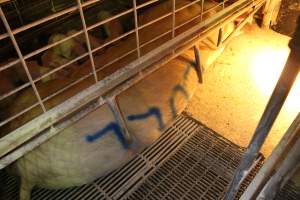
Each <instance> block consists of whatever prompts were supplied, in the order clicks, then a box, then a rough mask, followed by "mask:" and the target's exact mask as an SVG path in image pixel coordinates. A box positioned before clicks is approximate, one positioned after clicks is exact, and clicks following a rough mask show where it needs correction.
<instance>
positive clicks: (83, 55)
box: [33, 53, 89, 83]
mask: <svg viewBox="0 0 300 200" xmlns="http://www.w3.org/2000/svg"><path fill="white" fill-rule="evenodd" d="M87 55H89V54H88V53H84V54H82V55H81V56H79V57H77V58H75V59H72V60H71V61H69V62H67V63H66V64H63V65H61V66H59V67H57V68H55V69H53V70H51V71H50V72H47V73H46V74H44V75H42V76H40V77H38V78H36V79H34V80H33V82H35V83H36V82H38V81H40V80H42V79H44V78H46V77H47V76H50V75H52V74H54V73H55V72H57V71H59V70H61V69H63V68H65V67H67V66H68V65H70V64H73V63H75V62H76V61H78V60H80V59H82V58H84V57H85V56H87Z"/></svg>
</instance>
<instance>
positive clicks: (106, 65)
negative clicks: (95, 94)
mask: <svg viewBox="0 0 300 200" xmlns="http://www.w3.org/2000/svg"><path fill="white" fill-rule="evenodd" d="M135 51H137V48H134V49H132V50H131V51H129V52H127V53H125V54H123V55H122V56H119V57H118V58H116V59H114V60H112V61H110V62H108V63H106V64H105V65H103V66H102V67H100V68H99V69H97V70H96V72H99V71H101V70H103V69H105V68H106V67H108V66H110V65H111V64H113V63H115V62H117V61H119V60H121V59H123V58H125V57H126V56H128V55H129V54H132V53H133V52H135Z"/></svg>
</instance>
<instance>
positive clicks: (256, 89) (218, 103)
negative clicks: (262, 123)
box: [186, 25, 300, 156]
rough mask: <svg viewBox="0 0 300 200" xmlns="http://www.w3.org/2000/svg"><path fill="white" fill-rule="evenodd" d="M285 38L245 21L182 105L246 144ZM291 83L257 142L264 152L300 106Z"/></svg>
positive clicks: (284, 54) (282, 59)
mask: <svg viewBox="0 0 300 200" xmlns="http://www.w3.org/2000/svg"><path fill="white" fill-rule="evenodd" d="M288 41H289V38H288V37H286V36H283V35H280V34H278V33H275V32H273V31H271V30H267V31H264V30H261V29H260V28H258V27H257V26H254V25H251V26H249V25H248V26H246V27H245V28H244V29H243V30H242V33H241V34H240V35H239V36H237V37H236V38H234V39H233V40H232V41H231V42H230V44H228V46H227V47H226V48H225V50H224V52H223V54H222V55H221V56H220V57H219V58H218V59H217V60H216V61H215V64H213V65H212V66H210V67H209V68H208V69H207V70H206V71H205V73H204V83H203V84H202V85H199V88H198V89H197V91H196V93H195V95H194V97H193V98H192V100H191V102H190V104H189V106H188V108H187V109H186V111H187V112H188V113H190V114H191V115H192V116H193V117H194V118H196V119H198V120H200V121H201V122H202V123H204V124H206V125H207V126H208V127H210V128H212V129H213V130H215V131H217V132H218V133H219V134H221V135H223V136H225V137H226V138H228V139H230V140H231V141H232V142H234V143H236V144H238V145H240V146H247V144H248V143H249V141H250V139H251V137H252V135H253V132H254V130H255V128H256V125H257V123H258V121H259V119H260V117H261V115H262V113H263V110H264V108H265V106H266V104H267V101H268V99H269V97H270V95H271V92H272V88H273V87H274V86H275V83H276V80H277V78H276V75H277V77H278V76H279V73H280V71H281V67H282V66H283V65H284V63H285V60H286V57H287V55H288V53H289V49H288V47H287V44H288ZM275 65H277V67H275ZM257 74H259V75H260V76H258V75H257ZM270 77H273V79H271V80H269V78H270ZM298 79H299V76H298ZM297 82H300V80H297ZM296 85H298V87H297V88H295V87H293V89H292V91H291V93H292V94H291V95H290V96H289V97H288V99H287V103H286V104H285V105H284V107H283V109H282V111H281V112H280V115H279V117H278V118H277V120H276V122H275V124H274V126H273V128H272V130H271V133H270V135H269V136H268V138H267V141H266V142H265V144H264V146H263V148H262V151H261V152H262V153H263V154H264V155H265V156H268V155H269V154H270V153H271V151H272V149H273V148H274V147H275V145H276V144H277V143H278V141H279V140H280V138H281V136H282V135H283V134H284V132H285V130H286V129H287V128H288V126H289V125H290V123H291V122H292V121H293V119H294V118H295V117H296V115H297V113H298V112H299V111H300V90H299V89H300V87H299V85H300V84H299V83H298V84H296ZM296 93H297V94H296ZM295 94H296V95H295Z"/></svg>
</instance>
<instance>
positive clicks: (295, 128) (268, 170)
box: [240, 113, 300, 200]
mask: <svg viewBox="0 0 300 200" xmlns="http://www.w3.org/2000/svg"><path fill="white" fill-rule="evenodd" d="M299 131H300V113H298V115H297V117H296V118H295V120H294V121H293V123H292V124H291V126H290V127H289V128H288V130H287V131H286V133H285V134H284V136H283V137H282V139H281V140H280V142H279V143H278V145H277V146H276V147H275V149H274V150H273V151H272V154H271V155H270V157H269V158H268V159H267V160H266V162H265V163H264V165H263V166H262V168H261V169H260V170H259V172H258V173H257V174H256V176H255V177H254V179H253V180H252V181H251V183H250V185H249V186H248V187H247V189H246V191H245V192H244V193H243V195H242V196H241V198H240V200H247V199H254V198H256V195H257V194H258V193H259V192H260V190H261V189H262V187H263V186H264V185H265V183H266V182H267V180H268V178H269V177H270V176H271V175H272V173H273V172H274V169H275V167H276V166H277V164H278V163H279V161H281V160H282V159H283V156H285V154H284V153H285V152H286V150H287V149H288V148H289V146H290V141H291V140H292V139H293V138H295V136H296V135H297V133H298V132H299Z"/></svg>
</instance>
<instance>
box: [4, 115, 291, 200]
mask: <svg viewBox="0 0 300 200" xmlns="http://www.w3.org/2000/svg"><path fill="white" fill-rule="evenodd" d="M243 151H244V149H243V148H241V147H239V146H237V145H235V144H233V143H232V142H230V141H229V140H227V139H225V138H223V137H222V136H220V135H218V134H217V133H215V132H214V131H213V130H211V129H209V128H207V127H206V126H205V125H203V124H201V123H200V122H198V121H196V120H194V119H193V118H191V117H189V116H187V115H180V116H179V117H178V118H177V119H176V121H175V123H174V124H173V125H172V126H171V127H170V128H169V129H167V130H166V131H165V132H164V134H163V135H162V136H161V137H160V139H159V140H157V141H156V142H155V143H154V144H153V145H151V146H150V147H149V148H147V149H145V150H144V151H143V152H141V153H140V154H139V155H137V156H136V157H135V158H134V159H132V160H131V161H130V162H129V163H127V164H126V165H125V166H123V167H122V168H120V169H118V170H116V171H114V172H112V173H111V174H109V175H107V176H105V177H102V178H100V179H97V180H95V181H94V182H93V183H91V184H88V185H84V186H81V187H74V188H70V189H65V190H46V189H34V191H33V193H32V198H31V199H32V200H91V199H93V200H94V199H95V200H96V199H97V200H101V199H108V200H139V199H140V200H142V199H149V200H152V199H166V200H170V199H183V200H192V199H203V200H218V199H222V197H223V196H224V193H225V191H226V187H227V186H228V184H229V181H230V179H231V177H232V176H233V172H234V170H235V169H236V168H237V166H238V164H239V161H240V159H241V157H242V155H243ZM262 162H263V157H262V156H259V157H258V159H257V162H256V163H255V165H254V166H253V168H252V169H253V170H252V171H251V173H250V174H249V175H248V177H247V178H246V179H245V180H244V182H243V184H242V187H241V191H239V194H241V193H242V192H243V190H244V189H245V188H246V187H247V185H248V184H249V183H250V181H251V180H252V178H253V177H254V176H255V174H256V172H257V171H258V170H259V168H260V166H261V165H262ZM0 178H1V179H0V180H1V182H0V185H1V184H2V185H3V186H2V185H1V186H2V187H1V188H2V194H1V190H0V194H1V196H2V197H3V199H5V200H15V199H17V197H18V180H17V179H15V178H12V177H11V176H9V175H7V174H6V173H4V172H3V171H2V172H0ZM288 191H289V190H288ZM1 196H0V197H1ZM285 197H286V196H285ZM0 199H1V198H0ZM284 199H287V200H289V199H291V200H293V198H284ZM1 200H2V199H1Z"/></svg>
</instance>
